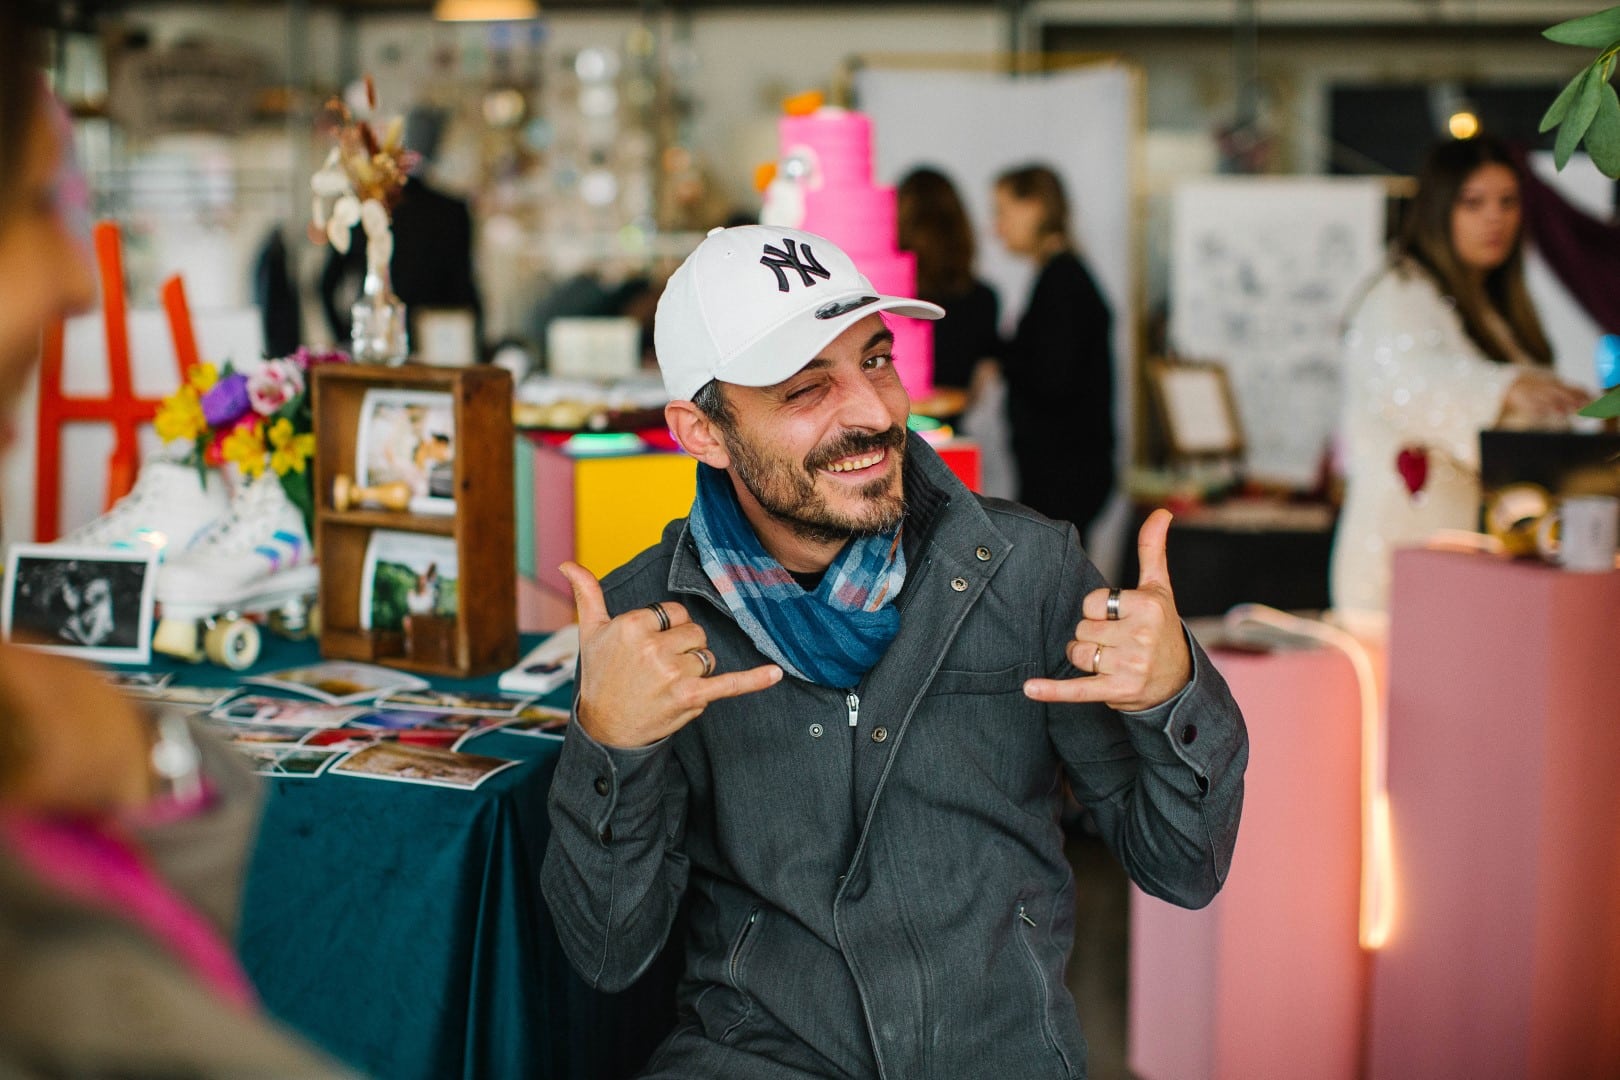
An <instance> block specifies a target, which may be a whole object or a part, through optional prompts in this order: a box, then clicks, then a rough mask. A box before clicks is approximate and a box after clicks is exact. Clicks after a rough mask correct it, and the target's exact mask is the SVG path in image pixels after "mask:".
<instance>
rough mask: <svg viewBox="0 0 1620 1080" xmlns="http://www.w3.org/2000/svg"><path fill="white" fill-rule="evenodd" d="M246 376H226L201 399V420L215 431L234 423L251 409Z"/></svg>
mask: <svg viewBox="0 0 1620 1080" xmlns="http://www.w3.org/2000/svg"><path fill="white" fill-rule="evenodd" d="M247 383H248V381H247V376H246V375H227V376H225V377H224V378H223V379H221V380H219V382H217V383H215V384H214V387H213V389H211V390H209V391H208V393H206V394H204V395H203V397H202V410H203V419H205V420H207V421H208V426H209V427H210V428H213V429H215V430H218V429H220V428H223V427H227V426H229V425H231V424H234V423H236V421H238V420H240V419H241V418H242V417H243V416H245V415H247V411H248V410H249V409H250V408H252V404H251V403H250V402H249V401H248V386H247Z"/></svg>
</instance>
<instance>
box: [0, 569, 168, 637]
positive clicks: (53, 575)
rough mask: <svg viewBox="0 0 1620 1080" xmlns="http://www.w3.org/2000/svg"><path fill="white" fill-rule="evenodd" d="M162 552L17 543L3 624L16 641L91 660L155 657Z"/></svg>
mask: <svg viewBox="0 0 1620 1080" xmlns="http://www.w3.org/2000/svg"><path fill="white" fill-rule="evenodd" d="M157 559H158V555H157V551H156V550H155V549H153V550H147V551H133V550H131V551H122V550H117V549H113V548H92V547H73V546H68V545H63V544H13V545H12V547H11V551H10V553H9V554H8V556H7V559H6V590H5V602H4V610H3V612H0V622H3V624H4V626H3V630H4V634H5V637H6V640H8V641H16V642H18V643H19V644H26V645H32V646H36V647H38V648H42V649H48V650H50V651H52V652H62V653H71V654H73V655H76V656H82V657H84V658H86V659H89V660H100V661H105V662H109V663H122V664H144V663H146V662H148V661H149V660H150V659H151V657H152V588H153V583H154V581H155V580H156V577H157Z"/></svg>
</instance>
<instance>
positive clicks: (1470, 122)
mask: <svg viewBox="0 0 1620 1080" xmlns="http://www.w3.org/2000/svg"><path fill="white" fill-rule="evenodd" d="M1446 130H1447V131H1449V132H1451V137H1452V138H1453V139H1472V138H1473V137H1474V136H1475V135H1478V134H1479V117H1478V116H1477V115H1476V114H1475V113H1474V110H1473V109H1471V108H1469V107H1468V106H1466V105H1463V106H1461V107H1459V108H1458V109H1457V111H1456V112H1454V113H1452V114H1451V115H1450V116H1448V117H1447V118H1446Z"/></svg>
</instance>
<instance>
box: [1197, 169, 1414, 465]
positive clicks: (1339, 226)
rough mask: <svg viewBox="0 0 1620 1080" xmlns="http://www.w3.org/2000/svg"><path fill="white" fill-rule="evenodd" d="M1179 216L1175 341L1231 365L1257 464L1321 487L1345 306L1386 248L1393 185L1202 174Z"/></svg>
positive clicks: (1335, 416)
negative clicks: (1387, 198)
mask: <svg viewBox="0 0 1620 1080" xmlns="http://www.w3.org/2000/svg"><path fill="white" fill-rule="evenodd" d="M1172 215H1173V221H1172V225H1171V234H1172V235H1171V258H1170V340H1171V344H1172V346H1173V348H1174V349H1175V350H1176V351H1177V352H1178V353H1179V354H1180V355H1182V356H1186V357H1189V358H1192V359H1199V360H1215V361H1219V362H1220V363H1222V364H1224V365H1226V368H1227V371H1228V372H1229V374H1230V376H1231V382H1232V392H1233V396H1234V397H1236V399H1237V405H1238V413H1239V416H1240V417H1241V419H1242V422H1243V428H1244V436H1245V440H1246V442H1247V450H1248V471H1249V474H1250V475H1252V476H1254V477H1257V478H1260V479H1264V480H1268V481H1273V482H1277V483H1284V484H1290V485H1295V486H1299V487H1308V486H1310V485H1311V483H1312V482H1313V481H1314V480H1315V478H1316V475H1317V469H1318V466H1319V465H1320V462H1321V458H1322V454H1323V451H1324V450H1325V449H1326V448H1327V447H1328V446H1329V445H1330V442H1331V440H1332V438H1333V433H1334V431H1335V429H1336V428H1337V426H1338V421H1339V402H1340V392H1339V368H1340V356H1341V343H1342V339H1343V323H1344V316H1345V310H1346V308H1347V307H1348V306H1349V304H1350V302H1351V300H1352V299H1353V298H1354V297H1355V295H1356V294H1357V291H1358V289H1359V288H1360V287H1361V286H1362V285H1363V284H1364V283H1365V282H1366V281H1367V279H1368V277H1369V276H1370V275H1371V274H1372V273H1374V272H1375V271H1376V270H1377V269H1378V267H1379V265H1380V263H1381V261H1382V259H1383V237H1384V194H1383V185H1382V184H1381V183H1380V182H1379V181H1378V180H1363V179H1350V178H1345V179H1337V178H1331V179H1330V178H1300V179H1283V178H1270V177H1231V178H1225V179H1219V180H1199V181H1195V182H1189V183H1186V184H1183V185H1181V186H1180V187H1178V188H1177V189H1176V192H1175V197H1174V201H1173V207H1172Z"/></svg>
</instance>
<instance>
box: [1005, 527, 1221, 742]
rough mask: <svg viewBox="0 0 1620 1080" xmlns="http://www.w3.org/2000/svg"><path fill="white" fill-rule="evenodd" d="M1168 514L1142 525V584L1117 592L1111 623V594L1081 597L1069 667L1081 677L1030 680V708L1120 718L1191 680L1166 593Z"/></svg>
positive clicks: (1170, 599) (1151, 704)
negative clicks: (1080, 709)
mask: <svg viewBox="0 0 1620 1080" xmlns="http://www.w3.org/2000/svg"><path fill="white" fill-rule="evenodd" d="M1170 520H1171V516H1170V511H1168V510H1155V511H1153V513H1152V514H1150V515H1148V519H1147V520H1146V521H1145V522H1143V523H1142V531H1141V533H1140V534H1139V535H1138V536H1137V540H1136V550H1137V555H1138V561H1139V562H1140V563H1141V566H1142V572H1141V576H1140V578H1139V579H1138V581H1137V583H1136V588H1134V589H1121V590H1119V599H1118V600H1117V601H1116V602H1115V604H1114V616H1115V617H1113V618H1110V617H1109V616H1110V612H1109V594H1110V592H1111V590H1109V589H1097V590H1094V591H1093V592H1090V593H1088V594H1087V595H1086V598H1085V600H1084V602H1083V603H1082V604H1081V607H1080V614H1081V616H1082V617H1081V619H1080V622H1079V623H1077V624H1076V625H1075V628H1074V640H1073V641H1070V642H1069V646H1068V655H1069V662H1070V663H1071V664H1073V665H1074V666H1075V667H1077V668H1079V669H1080V670H1081V671H1084V672H1087V673H1088V674H1087V675H1086V676H1085V677H1082V678H1078V679H1030V680H1029V681H1028V682H1026V683H1025V684H1024V693H1025V694H1026V695H1028V696H1029V697H1031V698H1034V699H1035V700H1036V701H1100V702H1102V703H1103V704H1105V705H1107V706H1108V707H1109V708H1111V709H1117V710H1119V711H1121V712H1140V711H1141V710H1143V709H1151V708H1153V707H1154V706H1155V705H1162V704H1163V703H1164V702H1166V701H1169V700H1170V699H1171V698H1173V697H1175V696H1176V695H1177V694H1178V693H1180V692H1181V688H1182V687H1184V686H1186V685H1187V683H1188V681H1189V680H1191V679H1192V654H1191V653H1190V652H1189V651H1188V649H1187V638H1186V634H1185V633H1184V632H1183V631H1182V629H1181V617H1180V616H1179V615H1177V614H1176V598H1175V596H1174V594H1172V593H1171V591H1170V566H1169V561H1168V559H1167V557H1166V555H1165V539H1166V537H1167V536H1168V535H1169V533H1170Z"/></svg>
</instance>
